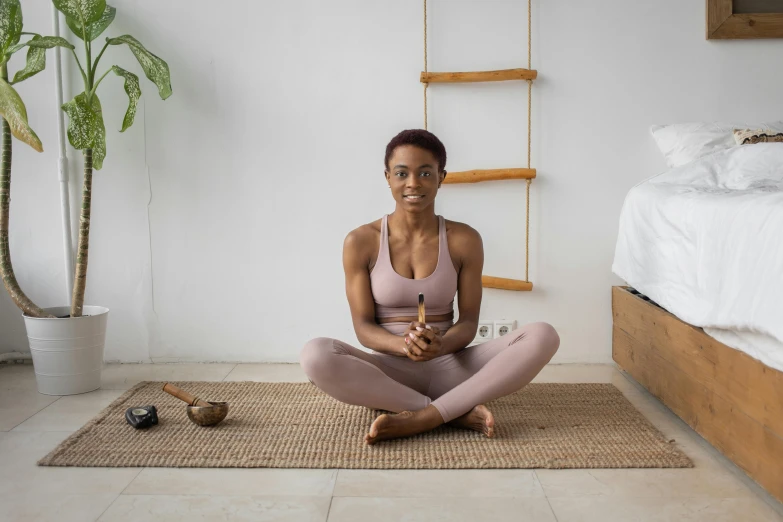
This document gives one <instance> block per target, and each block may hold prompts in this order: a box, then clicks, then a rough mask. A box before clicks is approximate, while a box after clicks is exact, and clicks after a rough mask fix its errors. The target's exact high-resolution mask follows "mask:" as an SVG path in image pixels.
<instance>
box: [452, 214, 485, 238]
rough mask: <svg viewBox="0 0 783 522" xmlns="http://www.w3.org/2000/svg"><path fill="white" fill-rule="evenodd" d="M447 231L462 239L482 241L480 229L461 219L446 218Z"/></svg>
mask: <svg viewBox="0 0 783 522" xmlns="http://www.w3.org/2000/svg"><path fill="white" fill-rule="evenodd" d="M446 233H447V234H448V235H449V236H451V237H454V239H458V240H460V241H467V242H474V241H481V234H479V232H478V230H476V229H475V228H473V227H471V226H470V225H468V224H467V223H461V222H459V221H452V220H450V219H446Z"/></svg>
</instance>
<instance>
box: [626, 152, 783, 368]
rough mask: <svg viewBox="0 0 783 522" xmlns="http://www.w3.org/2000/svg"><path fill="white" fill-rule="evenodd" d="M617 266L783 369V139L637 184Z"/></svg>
mask: <svg viewBox="0 0 783 522" xmlns="http://www.w3.org/2000/svg"><path fill="white" fill-rule="evenodd" d="M612 270H613V272H614V273H615V274H617V275H618V276H620V277H621V278H623V279H624V280H625V281H627V282H628V284H629V285H630V286H632V287H634V288H636V289H637V290H638V291H639V292H641V293H643V294H645V295H647V296H648V297H649V298H650V299H652V300H653V301H655V302H657V303H658V304H659V305H661V306H662V307H664V308H665V309H667V310H668V311H670V312H671V313H673V314H674V315H676V316H677V317H679V318H680V319H682V320H683V321H685V322H687V323H690V324H693V325H695V326H700V327H703V328H704V330H705V332H706V333H707V334H709V335H711V336H712V337H714V338H716V339H718V340H719V341H721V342H723V343H724V344H726V345H728V346H731V347H733V348H736V349H739V350H742V351H743V352H746V353H748V354H749V355H751V356H752V357H754V358H756V359H759V360H760V361H762V362H763V363H764V364H766V365H768V366H770V367H773V368H776V369H778V370H781V371H783V144H779V143H760V144H756V145H743V146H741V147H734V148H731V149H728V150H725V151H721V152H716V153H714V154H711V155H709V156H706V157H704V158H701V159H698V160H696V161H693V162H691V163H688V164H687V165H683V166H680V167H677V168H674V169H671V170H669V171H667V172H665V173H663V174H660V175H658V176H655V177H653V178H651V179H649V180H647V181H645V182H643V183H641V184H639V185H637V186H636V187H634V188H633V189H631V190H630V192H629V193H628V195H627V197H626V200H625V204H624V205H623V210H622V214H621V217H620V230H619V235H618V239H617V246H616V250H615V258H614V263H613V265H612Z"/></svg>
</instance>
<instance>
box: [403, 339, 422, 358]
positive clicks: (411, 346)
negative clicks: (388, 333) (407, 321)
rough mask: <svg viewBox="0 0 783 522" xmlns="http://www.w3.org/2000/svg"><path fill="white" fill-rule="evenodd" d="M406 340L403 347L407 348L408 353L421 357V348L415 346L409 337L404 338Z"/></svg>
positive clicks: (414, 342)
mask: <svg viewBox="0 0 783 522" xmlns="http://www.w3.org/2000/svg"><path fill="white" fill-rule="evenodd" d="M406 340H407V342H406V343H405V347H406V348H407V350H408V353H409V354H410V355H414V356H416V357H419V356H421V348H420V347H419V346H418V345H417V344H416V341H414V340H413V339H412V338H411V336H410V335H409V336H408V337H406Z"/></svg>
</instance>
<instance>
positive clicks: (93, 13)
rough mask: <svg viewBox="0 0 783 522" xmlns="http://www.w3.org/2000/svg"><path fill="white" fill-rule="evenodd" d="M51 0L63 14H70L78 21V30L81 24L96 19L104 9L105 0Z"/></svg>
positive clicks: (88, 23) (89, 22)
mask: <svg viewBox="0 0 783 522" xmlns="http://www.w3.org/2000/svg"><path fill="white" fill-rule="evenodd" d="M53 2H54V6H55V7H56V8H57V9H59V10H60V11H61V12H62V13H63V14H64V15H65V16H70V17H71V18H73V19H74V20H76V21H77V22H78V23H79V31H81V28H82V24H84V25H85V26H86V25H90V24H91V23H93V22H96V21H98V20H99V19H100V18H101V16H103V12H104V11H106V0H53ZM74 32H77V31H74Z"/></svg>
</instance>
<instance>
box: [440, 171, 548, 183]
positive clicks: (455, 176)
mask: <svg viewBox="0 0 783 522" xmlns="http://www.w3.org/2000/svg"><path fill="white" fill-rule="evenodd" d="M535 177H536V169H485V170H465V171H461V172H449V173H448V174H446V179H445V180H443V183H478V182H480V181H499V180H504V179H533V178H535Z"/></svg>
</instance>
